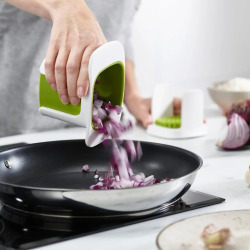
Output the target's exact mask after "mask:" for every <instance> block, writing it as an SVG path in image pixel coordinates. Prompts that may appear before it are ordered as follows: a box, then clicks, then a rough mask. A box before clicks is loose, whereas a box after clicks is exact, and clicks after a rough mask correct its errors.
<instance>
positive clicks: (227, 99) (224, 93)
mask: <svg viewBox="0 0 250 250" xmlns="http://www.w3.org/2000/svg"><path fill="white" fill-rule="evenodd" d="M208 92H209V94H210V97H211V98H212V100H213V101H214V102H215V103H216V104H217V105H218V106H219V107H220V108H221V109H222V110H223V112H224V114H226V113H227V111H228V110H229V109H230V108H231V106H232V104H234V103H236V102H239V101H244V100H250V91H228V90H220V89H216V88H215V87H214V85H213V86H210V87H208Z"/></svg>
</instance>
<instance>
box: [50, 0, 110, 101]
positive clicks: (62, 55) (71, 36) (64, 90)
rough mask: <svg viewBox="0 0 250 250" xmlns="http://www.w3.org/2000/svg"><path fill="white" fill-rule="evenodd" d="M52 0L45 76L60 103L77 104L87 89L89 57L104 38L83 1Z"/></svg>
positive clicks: (103, 41)
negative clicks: (50, 28)
mask: <svg viewBox="0 0 250 250" xmlns="http://www.w3.org/2000/svg"><path fill="white" fill-rule="evenodd" d="M54 2H55V5H54V8H53V10H52V11H51V19H52V21H53V27H52V32H51V39H50V43H49V48H48V51H47V55H46V60H45V75H46V79H47V81H48V83H49V84H50V85H51V87H52V88H53V89H54V90H57V92H58V95H59V97H60V99H61V101H62V103H64V104H67V103H69V102H71V103H72V104H73V105H77V104H78V103H79V101H80V99H79V98H81V97H84V96H85V95H86V94H87V91H88V87H89V79H88V63H89V59H90V56H91V54H92V53H93V51H94V50H95V49H97V48H98V47H99V46H101V45H102V44H104V43H105V42H106V39H105V36H104V34H103V32H102V30H101V27H100V25H99V23H98V21H97V19H96V18H95V16H94V15H93V14H92V12H91V11H90V10H89V8H88V7H87V5H86V4H85V2H84V1H83V0H74V1H69V0H60V1H54Z"/></svg>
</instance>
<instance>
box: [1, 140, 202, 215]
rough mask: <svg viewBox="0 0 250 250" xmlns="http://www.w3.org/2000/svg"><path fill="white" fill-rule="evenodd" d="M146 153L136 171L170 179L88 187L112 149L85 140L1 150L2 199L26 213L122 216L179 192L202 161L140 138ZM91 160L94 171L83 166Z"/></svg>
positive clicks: (104, 167)
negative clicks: (126, 185) (134, 185)
mask: <svg viewBox="0 0 250 250" xmlns="http://www.w3.org/2000/svg"><path fill="white" fill-rule="evenodd" d="M141 146H142V150H143V156H142V158H141V160H140V161H138V162H135V163H134V164H133V170H134V172H135V173H137V172H143V173H145V175H146V176H149V175H152V174H153V175H154V176H155V178H156V179H158V180H162V179H164V178H166V177H169V178H171V179H172V180H171V181H169V182H166V183H161V184H155V185H151V186H146V187H139V188H126V189H119V190H118V189H116V190H89V187H90V186H91V185H93V184H95V179H94V172H95V170H96V169H98V171H99V175H100V176H101V175H102V176H104V173H105V172H106V171H107V168H108V166H109V156H110V149H109V148H104V147H103V145H98V146H96V147H94V148H89V147H87V146H86V145H85V142H84V141H83V140H68V141H55V142H44V143H37V144H30V145H27V146H23V147H19V148H15V149H10V150H7V151H4V152H1V153H0V200H1V201H2V202H3V203H4V204H5V205H6V206H7V207H9V208H11V209H14V210H16V211H25V212H26V213H31V214H32V213H37V214H45V215H56V216H70V217H74V216H76V217H77V216H81V217H85V216H86V217H91V216H117V215H118V216H119V215H123V214H138V213H144V212H146V211H149V210H150V209H153V208H156V207H158V206H160V205H161V204H163V203H171V202H173V201H174V200H176V199H178V198H180V197H181V196H182V195H183V194H184V193H185V192H186V191H187V190H188V189H189V187H190V186H191V184H192V183H193V181H194V179H195V176H196V173H197V171H198V169H199V168H200V167H201V166H202V160H201V158H200V157H199V156H197V155H196V154H194V153H191V152H189V151H187V150H184V149H181V148H177V147H173V146H168V145H162V144H155V143H148V142H141ZM85 164H88V165H89V167H90V173H88V174H87V173H84V172H82V166H83V165H85Z"/></svg>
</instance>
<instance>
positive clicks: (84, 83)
mask: <svg viewBox="0 0 250 250" xmlns="http://www.w3.org/2000/svg"><path fill="white" fill-rule="evenodd" d="M95 49H96V48H95V47H91V46H89V47H87V48H86V49H85V51H84V53H83V56H82V60H81V66H80V72H79V76H78V79H77V96H78V98H82V97H84V96H86V94H87V92H88V88H89V75H88V65H89V59H90V56H91V55H92V53H93V51H94V50H95Z"/></svg>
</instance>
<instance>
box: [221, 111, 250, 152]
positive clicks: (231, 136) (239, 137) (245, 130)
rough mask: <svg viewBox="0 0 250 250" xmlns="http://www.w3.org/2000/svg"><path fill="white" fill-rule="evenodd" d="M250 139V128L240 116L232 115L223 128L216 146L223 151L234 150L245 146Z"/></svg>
mask: <svg viewBox="0 0 250 250" xmlns="http://www.w3.org/2000/svg"><path fill="white" fill-rule="evenodd" d="M249 138H250V128H249V125H248V123H247V122H246V121H245V119H243V118H242V116H240V115H238V114H237V113H233V114H232V115H231V117H230V119H229V120H228V124H227V126H226V127H225V128H224V131H223V133H222V136H221V138H220V139H219V140H218V142H217V144H216V145H217V146H218V147H221V148H223V149H236V148H240V147H242V146H244V145H245V144H247V142H248V140H249Z"/></svg>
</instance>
